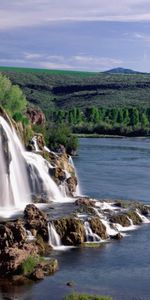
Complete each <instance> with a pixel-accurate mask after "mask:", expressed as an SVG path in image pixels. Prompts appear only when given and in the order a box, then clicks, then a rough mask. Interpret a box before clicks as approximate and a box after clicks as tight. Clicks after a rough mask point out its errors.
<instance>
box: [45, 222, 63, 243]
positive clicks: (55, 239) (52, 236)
mask: <svg viewBox="0 0 150 300" xmlns="http://www.w3.org/2000/svg"><path fill="white" fill-rule="evenodd" d="M48 236H49V241H48V244H49V245H50V246H52V247H53V248H56V247H60V246H61V239H60V236H59V234H58V233H57V232H56V229H55V226H54V225H53V224H52V223H50V222H49V223H48Z"/></svg>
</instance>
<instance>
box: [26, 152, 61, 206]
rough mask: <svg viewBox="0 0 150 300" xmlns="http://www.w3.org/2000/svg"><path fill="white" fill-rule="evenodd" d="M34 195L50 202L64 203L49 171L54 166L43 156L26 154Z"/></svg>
mask: <svg viewBox="0 0 150 300" xmlns="http://www.w3.org/2000/svg"><path fill="white" fill-rule="evenodd" d="M24 156H25V159H26V162H27V166H28V175H29V181H30V187H31V191H32V194H34V195H41V197H42V196H43V197H45V198H47V199H48V200H52V201H58V202H64V197H63V195H62V194H61V192H60V190H59V188H58V186H57V185H56V183H55V182H54V181H53V180H52V178H51V176H50V172H49V170H50V169H51V168H52V166H51V165H50V164H49V163H48V161H47V160H45V159H44V158H43V157H42V156H41V155H38V154H35V153H31V152H25V154H24Z"/></svg>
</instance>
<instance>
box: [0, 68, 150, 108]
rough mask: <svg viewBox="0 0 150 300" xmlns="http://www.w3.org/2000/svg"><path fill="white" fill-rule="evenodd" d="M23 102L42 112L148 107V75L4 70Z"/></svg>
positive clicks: (149, 80)
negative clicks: (24, 98) (36, 106)
mask: <svg viewBox="0 0 150 300" xmlns="http://www.w3.org/2000/svg"><path fill="white" fill-rule="evenodd" d="M0 71H1V72H2V73H4V74H6V75H7V76H8V77H9V78H10V80H11V81H12V82H13V83H14V84H18V85H19V86H20V87H21V88H22V89H23V91H24V93H25V94H26V97H27V100H28V101H29V102H31V103H32V104H35V105H39V106H40V107H41V108H42V109H43V110H47V109H49V108H50V109H51V108H54V107H56V108H61V109H70V108H71V107H74V106H76V107H80V108H81V109H85V108H86V107H90V106H93V105H94V106H97V107H124V106H127V107H132V106H143V105H144V106H147V107H150V75H149V74H140V73H139V74H111V73H88V72H75V71H61V70H42V69H23V68H7V67H6V68H5V67H1V68H0Z"/></svg>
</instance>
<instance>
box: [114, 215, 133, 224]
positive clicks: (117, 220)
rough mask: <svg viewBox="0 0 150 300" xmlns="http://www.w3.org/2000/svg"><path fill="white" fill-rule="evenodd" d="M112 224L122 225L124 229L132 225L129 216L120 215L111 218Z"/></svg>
mask: <svg viewBox="0 0 150 300" xmlns="http://www.w3.org/2000/svg"><path fill="white" fill-rule="evenodd" d="M110 222H112V223H118V224H120V225H122V226H123V227H128V226H130V225H131V223H130V220H129V218H128V216H127V215H125V214H118V215H115V216H112V217H111V218H110Z"/></svg>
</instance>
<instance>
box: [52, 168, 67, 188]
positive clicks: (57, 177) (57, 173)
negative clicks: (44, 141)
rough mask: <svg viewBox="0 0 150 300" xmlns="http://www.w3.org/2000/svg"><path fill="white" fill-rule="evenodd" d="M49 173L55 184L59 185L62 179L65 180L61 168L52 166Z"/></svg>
mask: <svg viewBox="0 0 150 300" xmlns="http://www.w3.org/2000/svg"><path fill="white" fill-rule="evenodd" d="M50 174H51V176H52V177H53V179H54V181H55V182H56V183H57V185H60V184H61V182H62V181H65V179H66V174H65V172H64V170H63V169H61V168H58V167H56V168H53V169H50Z"/></svg>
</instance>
